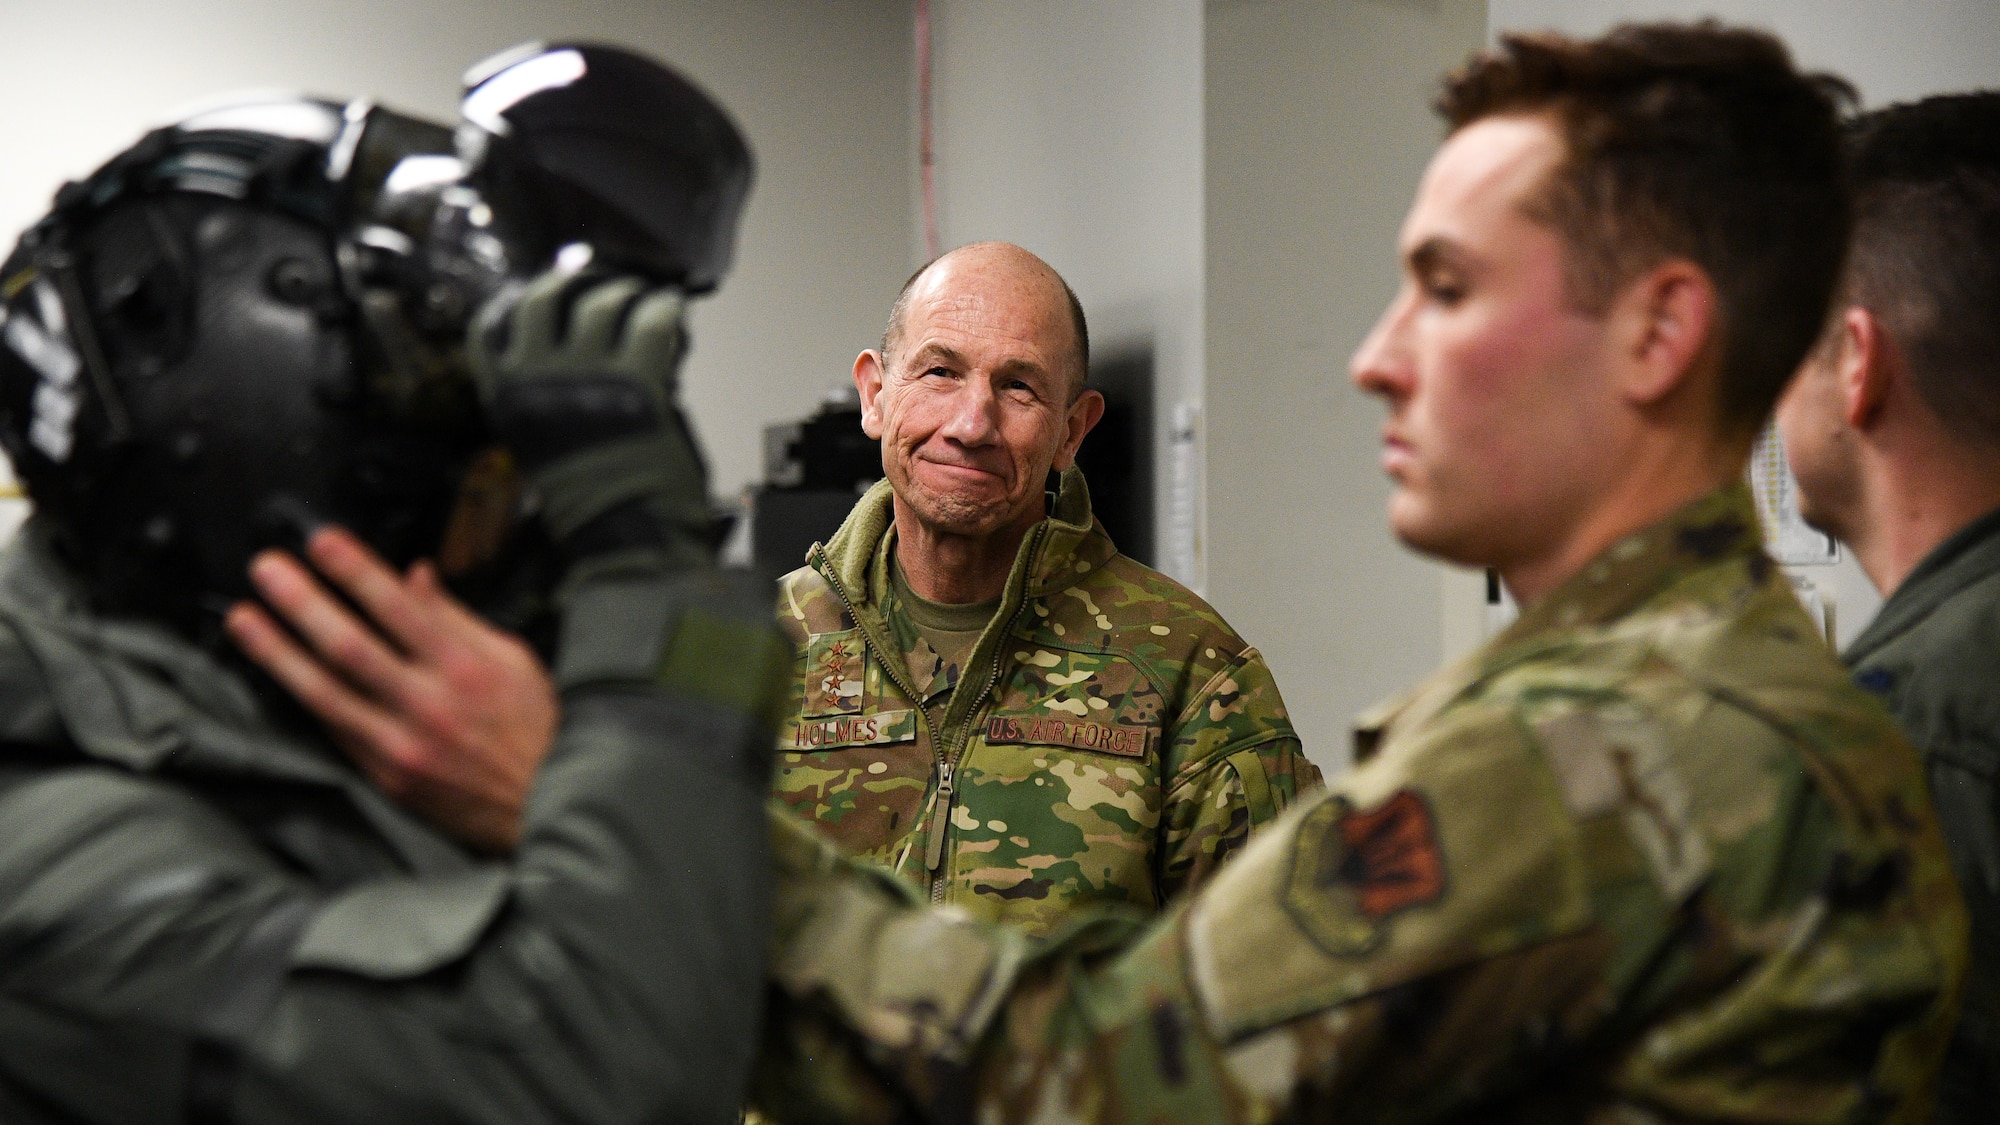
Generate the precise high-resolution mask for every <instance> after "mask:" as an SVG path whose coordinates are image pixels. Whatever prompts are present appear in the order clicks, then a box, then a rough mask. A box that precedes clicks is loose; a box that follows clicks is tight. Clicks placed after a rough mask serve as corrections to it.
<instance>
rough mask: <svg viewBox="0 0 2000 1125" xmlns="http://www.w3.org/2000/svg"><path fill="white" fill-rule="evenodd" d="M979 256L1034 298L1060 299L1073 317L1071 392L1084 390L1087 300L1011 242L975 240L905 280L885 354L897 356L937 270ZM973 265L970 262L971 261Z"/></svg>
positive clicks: (892, 312)
mask: <svg viewBox="0 0 2000 1125" xmlns="http://www.w3.org/2000/svg"><path fill="white" fill-rule="evenodd" d="M966 259H977V260H978V261H979V262H980V263H981V264H984V265H988V266H989V267H990V268H991V269H993V270H997V271H1001V272H1004V273H1005V274H1007V275H1010V276H1011V277H1013V278H1015V279H1016V280H1018V281H1019V282H1021V283H1023V285H1024V287H1025V288H1027V289H1028V291H1029V292H1031V293H1032V294H1034V298H1033V299H1043V300H1047V301H1048V302H1050V304H1051V305H1055V304H1056V303H1057V302H1060V304H1061V308H1062V311H1063V313H1064V314H1065V315H1066V316H1067V319H1068V320H1069V325H1070V329H1071V341H1072V344H1073V346H1072V347H1071V348H1070V349H1069V358H1070V362H1071V364H1072V366H1071V368H1070V373H1069V374H1070V395H1071V397H1075V396H1076V395H1078V394H1081V393H1082V392H1083V388H1084V384H1085V382H1086V380H1087V379H1088V378H1089V375H1090V329H1089V327H1088V326H1087V325H1086V324H1085V323H1084V319H1083V303H1082V302H1080V301H1078V300H1077V299H1076V293H1075V292H1074V291H1073V290H1071V289H1070V287H1069V283H1068V282H1066V281H1064V280H1063V279H1062V275H1061V274H1059V273H1057V272H1056V271H1055V269H1054V268H1053V267H1052V266H1050V265H1049V264H1048V263H1047V262H1044V261H1042V260H1041V259H1040V258H1038V257H1036V256H1035V255H1034V254H1032V253H1030V252H1029V251H1027V250H1024V249H1022V248H1021V247H1019V246H1016V245H1014V244H1013V243H1011V242H971V243H967V244H966V245H964V246H960V247H959V248H957V249H955V250H949V251H946V252H945V253H943V254H940V255H938V256H937V257H935V258H932V259H931V260H930V261H929V262H926V263H925V264H924V265H923V266H922V267H920V268H919V269H918V270H917V272H915V273H913V274H911V275H910V278H909V280H908V281H905V282H903V288H902V289H901V290H900V291H898V292H897V294H896V303H895V304H893V305H890V306H889V323H888V325H887V326H886V327H885V328H883V330H882V354H883V356H885V357H889V356H894V355H895V354H896V348H897V346H898V345H900V344H901V343H902V339H903V324H904V320H905V318H906V317H907V316H908V314H909V308H910V298H911V296H912V294H914V293H915V292H916V291H917V290H918V288H919V283H920V282H922V281H923V280H924V279H925V277H927V276H928V275H929V274H930V273H931V272H932V271H933V270H934V269H936V268H937V267H938V266H941V265H944V264H945V263H947V262H962V261H965V260H966ZM968 264H970V263H968Z"/></svg>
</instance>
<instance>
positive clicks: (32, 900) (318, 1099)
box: [0, 573, 788, 1125]
mask: <svg viewBox="0 0 2000 1125" xmlns="http://www.w3.org/2000/svg"><path fill="white" fill-rule="evenodd" d="M753 586H754V587H756V588H747V587H753ZM768 596H769V595H768V587H763V586H761V584H755V583H748V582H744V583H741V584H738V583H735V582H734V581H733V580H731V579H726V578H724V577H723V576H721V575H716V574H712V573H697V574H684V575H681V576H678V577H674V578H661V577H658V576H648V575H645V574H625V575H610V576H608V577H607V579H606V580H605V581H603V582H601V583H598V584H596V585H595V586H593V587H592V588H591V589H589V590H587V591H584V592H582V593H579V594H575V596H574V597H573V604H572V605H571V607H570V609H569V611H568V620H567V621H566V623H565V628H566V630H571V631H573V632H574V633H575V636H574V637H573V638H572V639H573V640H575V641H576V642H577V643H576V644H574V645H571V644H569V643H568V642H566V646H565V648H566V651H565V652H564V654H563V658H562V660H561V661H560V662H559V664H558V668H557V672H558V676H557V678H558V682H559V684H560V685H561V686H562V689H563V712H564V717H563V723H562V728H561V731H560V733H559V735H558V737H557V741H556V743H555V746H554V748H553V749H552V750H551V752H550V754H549V756H548V758H547V760H546V762H545V764H544V765H543V767H542V769H541V772H540V773H539V775H538V777H537V780H536V783H535V787H534V789H533V791H532V792H531V794H530V797H529V802H528V806H527V809H526V812H525V816H524V823H523V831H522V838H521V842H520V845H519V847H518V849H517V851H516V852H515V854H514V856H513V857H512V859H511V861H510V862H507V863H505V864H500V863H494V864H489V865H484V866H472V867H469V868H467V869H464V870H460V871H458V872H457V873H455V874H452V875H448V876H441V877H434V878H424V877H414V876H413V877H408V878H400V879H382V880H373V881H369V882H365V883H362V884H359V885H356V886H353V887H350V888H347V889H345V890H340V891H334V892H330V893H329V892H328V891H327V890H326V889H324V888H319V887H315V886H314V885H312V884H310V883H308V882H307V881H306V880H305V879H304V878H302V877H301V876H299V875H298V874H296V873H294V872H292V871H289V870H287V869H286V868H285V867H284V866H283V865H282V864H281V863H280V861H279V860H277V859H276V858H275V857H274V856H273V855H272V853H271V852H269V851H268V850H266V849H264V848H263V847H261V846H260V845H259V844H258V843H257V842H256V841H255V840H253V839H251V838H249V837H248V836H247V835H246V833H245V832H244V830H243V829H242V828H241V827H240V826H239V824H238V822H236V821H235V820H234V819H233V818H231V817H229V816H227V815H224V814H223V813H222V812H221V811H220V810H219V809H218V808H217V807H216V806H215V805H214V804H212V803H211V802H210V801H209V800H206V799H203V798H198V797H197V796H195V795H194V794H193V793H192V792H190V791H188V790H185V789H182V788H180V787H179V786H177V785H175V784H173V783H172V782H170V781H167V780H163V779H160V778H142V777H135V776H132V775H129V774H125V773H122V772H120V771H116V770H112V769H109V768H105V767H97V766H90V767H79V768H73V769H63V770H55V771H43V772H37V773H29V774H24V773H22V772H20V771H16V772H15V773H14V775H13V776H12V777H11V778H5V777H4V776H0V823H5V824H9V825H19V824H34V825H37V826H38V828H40V829H41V830H39V831H35V832H25V833H24V832H13V831H9V832H4V833H0V1042H4V1044H5V1047H6V1049H5V1050H4V1051H0V1059H6V1058H9V1057H11V1058H13V1059H16V1060H20V1059H24V1058H32V1056H33V1053H34V1052H36V1051H40V1052H41V1053H42V1054H43V1055H44V1056H46V1061H47V1066H45V1067H36V1066H32V1065H30V1066H23V1067H20V1068H19V1069H18V1070H17V1071H16V1072H15V1073H11V1074H8V1073H0V1086H4V1085H8V1084H10V1083H11V1084H12V1085H14V1086H15V1087H16V1089H15V1090H14V1091H13V1093H14V1094H15V1096H17V1097H21V1098H24V1099H26V1100H27V1101H28V1102H30V1103H32V1104H37V1105H46V1106H48V1107H50V1109H51V1112H52V1113H55V1114H57V1115H58V1116H59V1119H61V1120H66V1121H67V1120H77V1121H88V1122H107V1123H109V1122H118V1123H145V1122H180V1121H184V1120H185V1121H224V1120H227V1121H234V1122H241V1123H246V1125H249V1123H261V1122H351V1121H446V1120H449V1121H460V1122H495V1123H499V1122H510V1123H511V1122H521V1121H557V1120H560V1121H571V1122H624V1121H684V1120H689V1121H704V1120H705V1121H717V1122H724V1121H730V1120H733V1118H734V1115H735V1112H736V1109H737V1106H738V1099H739V1097H740V1094H741V1088H742V1082H743V1081H744V1079H745V1076H746V1074H747V1071H748V1068H749V1064H750V1058H751V1055H752V1052H753V1049H754V1039H755V1024H756V1013H757V1010H758V1007H759V1004H758V999H757V998H758V997H759V996H760V995H761V992H762V979H763V974H762V968H763V958H762V952H763V949H764V946H765V941H764V935H765V920H766V917H767V910H766V903H767V892H768V881H769V864H768V858H767V854H766V846H765V842H766V840H767V839H768V831H767V828H766V825H765V820H764V804H765V798H766V791H767V788H768V762H769V747H770V739H771V723H770V716H771V715H772V714H773V713H774V710H775V707H776V700H777V699H778V698H779V697H780V696H781V693H782V690H783V681H782V677H783V676H784V674H785V670H786V665H787V662H788V650H787V648H786V646H785V645H784V643H783V641H782V639H780V638H779V637H778V636H777V634H776V633H775V631H774V630H773V627H772V625H771V622H770V615H769V608H768V607H769V600H768ZM591 638H595V640H594V642H592V641H591V640H590V639H591ZM0 1104H4V1099H0Z"/></svg>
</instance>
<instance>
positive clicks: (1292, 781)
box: [776, 242, 1320, 932]
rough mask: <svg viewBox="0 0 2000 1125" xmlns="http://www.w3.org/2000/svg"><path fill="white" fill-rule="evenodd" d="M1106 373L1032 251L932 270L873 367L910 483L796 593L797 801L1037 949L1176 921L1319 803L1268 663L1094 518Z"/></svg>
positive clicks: (955, 254) (871, 389) (897, 317)
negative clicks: (1164, 918) (1270, 835)
mask: <svg viewBox="0 0 2000 1125" xmlns="http://www.w3.org/2000/svg"><path fill="white" fill-rule="evenodd" d="M1088 370H1089V334H1088V330H1087V328H1086V326H1085V323H1084V316H1083V309H1082V306H1081V305H1079V304H1078V302H1077V299H1076V296H1075V294H1074V293H1072V292H1071V291H1070V288H1069V286H1068V285H1067V284H1065V283H1064V282H1063V280H1062V278H1061V277H1059V276H1058V275H1057V274H1056V272H1055V271H1054V270H1053V269H1051V268H1050V267H1049V266H1048V265H1047V263H1045V262H1043V261H1042V260H1041V259H1039V258H1037V257H1035V256H1034V255H1033V254H1031V253H1029V252H1028V251H1026V250H1023V249H1022V248H1020V247H1018V246H1013V245H1009V244H1007V243H998V242H986V243H975V244H973V245H970V246H965V247H961V248H960V249H957V250H954V251H952V252H951V253H949V254H946V255H944V256H943V257H941V258H939V259H937V260H936V261H934V262H932V263H931V264H930V265H928V266H926V267H924V268H923V269H921V270H919V271H917V273H916V274H915V275H914V276H912V277H911V278H910V280H909V281H908V282H907V283H906V284H905V285H904V287H903V291H902V292H901V294H900V295H898V297H897V298H896V302H895V305H894V307H893V308H892V310H891V312H890V317H889V324H888V329H887V331H886V332H885V333H884V335H883V339H882V346H881V349H880V350H875V349H870V350H868V351H864V352H862V353H861V355H860V357H859V358H857V359H856V360H855V361H854V382H855V386H856V388H857V389H858V390H859V391H860V394H861V406H862V426H863V428H864V429H865V430H866V431H867V433H868V436H870V437H872V438H875V439H877V440H879V441H880V442H881V443H882V468H883V471H884V473H885V475H886V479H885V480H884V481H882V482H881V483H879V484H877V485H876V486H875V487H874V488H873V489H871V490H870V491H869V492H868V493H867V495H865V496H863V497H862V498H861V501H860V503H858V504H857V505H856V506H855V508H854V511H853V512H852V513H851V514H850V515H849V516H848V517H847V520H846V522H845V523H843V524H842V525H841V527H840V530H839V531H838V532H836V533H835V534H834V536H833V538H832V539H831V540H829V541H828V542H827V543H825V544H815V545H814V546H813V548H812V550H811V551H810V552H809V554H808V556H807V565H806V566H804V567H802V568H801V569H799V570H797V571H794V572H793V573H791V574H790V575H787V576H786V577H785V578H784V580H783V581H782V583H781V594H780V597H779V606H780V618H781V622H782V624H783V625H784V626H785V628H786V629H787V630H788V631H790V632H791V634H792V636H793V639H794V640H795V641H796V642H797V644H798V663H797V671H798V676H797V682H796V685H795V689H794V691H793V695H792V707H791V709H790V712H789V713H788V715H787V716H786V718H785V721H784V725H783V727H782V728H781V735H780V751H781V755H782V760H781V762H780V766H779V770H778V778H777V783H776V787H777V793H778V797H779V800H780V801H781V802H782V803H783V804H784V805H785V806H786V807H788V808H790V809H791V810H792V811H793V812H794V813H796V814H797V815H798V816H799V817H801V818H802V819H804V820H806V821H808V822H811V823H812V824H814V825H816V826H817V827H819V828H820V829H821V830H822V831H824V832H825V833H827V834H828V835H830V836H832V837H834V838H835V839H836V840H838V841H839V842H840V843H842V844H843V845H844V846H845V847H846V848H847V849H848V850H850V851H852V852H855V853H859V854H862V855H866V856H868V857H869V858H872V859H875V860H877V861H879V862H882V863H885V864H887V865H889V866H891V867H892V868H894V869H895V870H896V871H897V872H899V873H901V874H903V875H904V876H906V877H907V878H909V879H910V880H912V881H913V882H915V883H916V884H917V885H918V886H920V887H922V888H923V889H925V890H927V891H928V892H929V894H930V897H931V901H933V902H936V903H946V902H951V903H959V904H962V905H963V906H965V907H967V908H968V909H970V910H971V911H972V912H973V913H975V914H977V915H980V916H982V917H987V918H992V919H1004V920H1006V921H1009V922H1013V923H1015V924H1017V925H1021V926H1024V927H1026V928H1028V929H1030V930H1032V931H1037V932H1046V931H1047V930H1048V929H1050V928H1051V927H1052V926H1053V925H1054V924H1055V923H1056V922H1058V921H1059V920H1061V918H1062V917H1063V916H1064V915H1065V914H1066V913H1067V912H1068V911H1069V910H1071V909H1073V908H1074V907H1076V906H1079V905H1083V904H1087V903H1126V904H1132V905H1136V906H1139V907H1142V908H1146V909H1152V908H1156V907H1158V906H1159V905H1160V904H1161V903H1163V902H1164V901H1165V900H1166V899H1167V898H1168V897H1170V896H1172V895H1173V894H1175V893H1176V892H1179V891H1181V890H1184V889H1186V888H1188V887H1190V886H1192V885H1194V884H1196V883H1198V882H1199V881H1200V880H1202V879H1203V878H1204V877H1206V876H1207V875H1208V874H1209V873H1210V872H1212V871H1213V870H1215V868H1216V866H1217V865H1218V864H1220V863H1221V862H1222V861H1223V860H1224V859H1225V858H1226V857H1227V856H1228V855H1229V854H1230V853H1231V852H1233V851H1234V850H1235V849H1237V848H1238V847H1240V846H1241V845H1242V844H1244V843H1245V842H1246V841H1247V840H1248V838H1249V837H1250V835H1251V834H1252V833H1253V832H1254V831H1256V830H1257V829H1258V828H1259V827H1260V826H1262V825H1264V824H1267V823H1269V822H1270V821H1271V820H1272V819H1273V818H1275V817H1276V816H1277V814H1278V813H1279V812H1280V811H1281V810H1283V809H1284V808H1285V807H1286V806H1287V805H1289V804H1290V803H1291V802H1292V800H1293V799H1294V798H1295V797H1296V796H1297V795H1299V793H1300V792H1302V791H1305V790H1309V789H1314V788H1318V786H1319V785H1320V776H1319V771H1318V770H1317V769H1316V768H1315V767H1314V766H1313V765H1312V763H1311V762H1309V761H1308V760H1307V759H1306V758H1305V757H1304V755H1303V754H1302V753H1301V752H1300V748H1299V740H1298V738H1297V736H1296V735H1295V734H1294V732H1293V730H1292V726H1291V723H1290V722H1289V720H1288V719H1287V718H1286V716H1285V709H1284V704H1283V702H1282V701H1281V700H1280V699H1279V696H1278V689H1277V686H1276V685H1275V684H1274V683H1273V682H1272V680H1271V674H1270V671H1269V669H1267V668H1266V667H1265V666H1264V661H1263V658H1262V657H1261V656H1259V655H1258V653H1257V650H1256V649H1254V648H1251V647H1250V646H1249V645H1248V644H1247V643H1245V642H1244V640H1243V638H1241V637H1239V636H1238V635H1237V634H1236V633H1235V631H1234V630H1232V629H1230V628H1229V626H1228V625H1227V624H1226V623H1225V622H1224V621H1223V620H1222V618H1221V617H1220V616H1219V615H1218V614H1217V613H1216V612H1215V610H1214V609H1212V608H1211V607H1209V605H1208V604H1207V603H1205V602H1203V601H1202V600H1201V598H1200V597H1198V596H1196V595H1195V594H1194V593H1193V592H1192V591H1190V590H1188V589H1186V588H1185V587H1183V586H1181V585H1180V584H1179V583H1177V582H1175V581H1174V580H1173V579H1171V578H1168V577H1167V576H1166V575H1164V574H1161V573H1159V572H1158V571H1155V570H1152V569H1150V568H1148V567H1146V566H1144V565H1142V564H1140V563H1138V562H1136V561H1134V560H1133V559H1131V558H1128V557H1127V556H1125V555H1122V554H1120V553H1119V552H1118V548H1117V547H1116V546H1115V545H1114V544H1113V543H1112V542H1111V539H1110V537H1109V536H1108V535H1106V534H1105V531H1104V527H1103V525H1102V524H1099V523H1098V522H1096V521H1095V520H1094V519H1093V518H1092V516H1091V511H1090V494H1089V491H1088V490H1087V489H1086V488H1085V486H1084V481H1083V476H1082V474H1081V473H1080V472H1079V471H1078V470H1077V469H1076V468H1075V459H1076V452H1077V449H1078V447H1079V446H1080V445H1081V444H1082V443H1083V440H1084V438H1085V436H1086V435H1087V434H1088V433H1089V432H1090V429H1091V427H1092V426H1094V425H1095V424H1096V423H1097V421H1098V419H1099V418H1100V417H1101V416H1102V415H1103V413H1104V399H1103V397H1102V396H1101V395H1099V394H1098V393H1097V392H1096V391H1094V390H1091V389H1089V388H1088V386H1087V385H1086V376H1087V373H1088Z"/></svg>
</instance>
